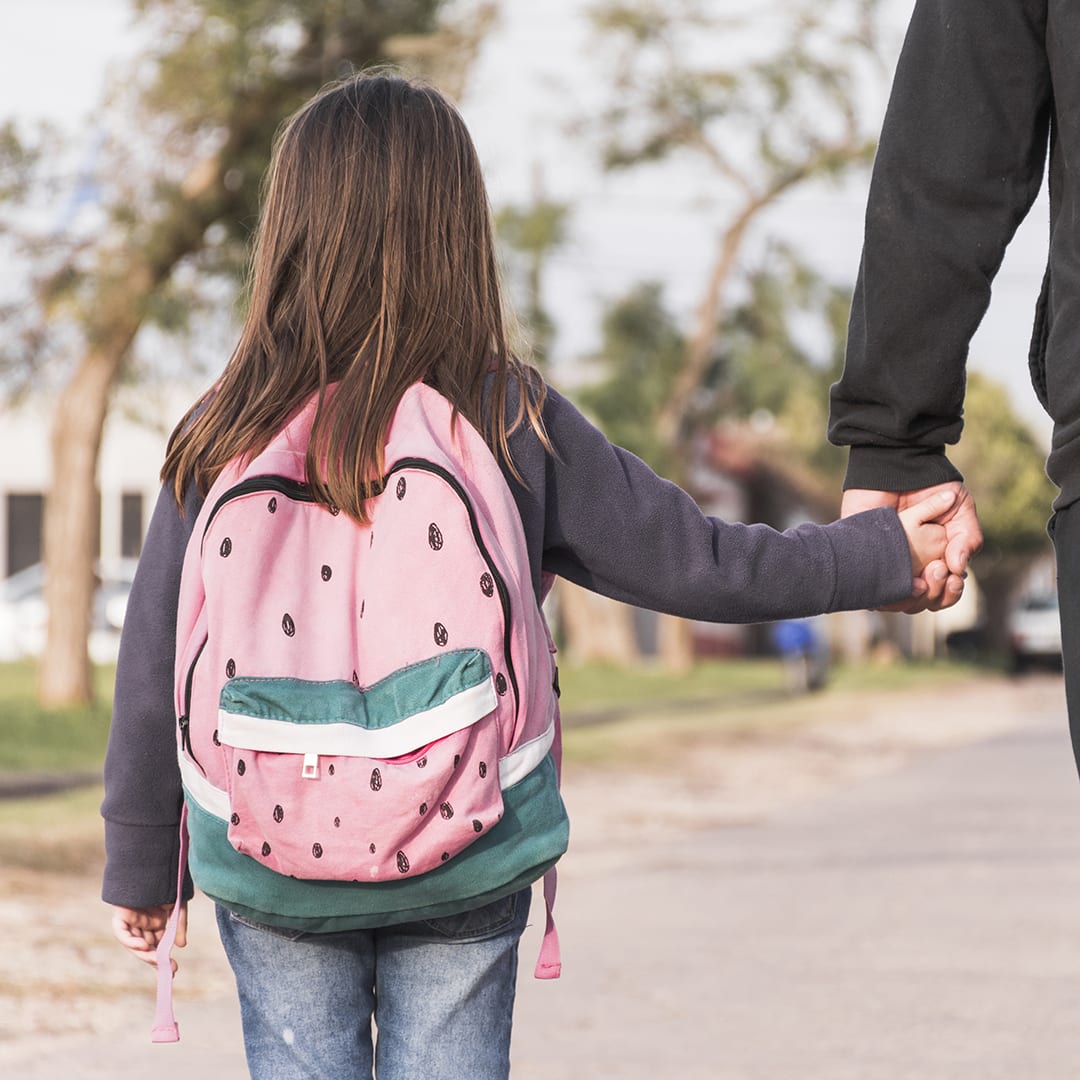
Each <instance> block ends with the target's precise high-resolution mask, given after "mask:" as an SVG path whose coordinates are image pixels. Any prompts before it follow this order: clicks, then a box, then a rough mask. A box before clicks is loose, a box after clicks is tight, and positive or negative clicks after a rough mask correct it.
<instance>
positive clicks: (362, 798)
mask: <svg viewBox="0 0 1080 1080" xmlns="http://www.w3.org/2000/svg"><path fill="white" fill-rule="evenodd" d="M314 411H315V400H314V398H313V399H312V400H310V401H309V402H308V403H307V405H306V406H305V407H304V408H303V409H302V410H301V411H300V412H299V413H298V414H297V415H296V416H295V417H294V419H293V420H291V421H290V422H289V424H288V425H287V426H286V427H285V428H284V429H283V430H282V431H281V432H280V433H279V434H278V435H277V436H276V437H275V438H274V440H273V441H272V442H271V443H270V445H269V446H268V447H267V448H266V449H265V450H264V451H263V452H262V453H261V454H259V455H258V456H257V457H255V458H254V459H253V460H251V461H250V462H248V463H243V462H242V461H241V462H234V463H232V464H230V465H229V466H227V467H226V468H225V469H224V470H223V472H222V473H221V475H220V476H219V477H218V479H217V481H216V483H215V484H214V485H213V487H212V488H211V490H210V492H209V493H208V495H207V498H206V501H205V503H204V505H203V508H202V511H201V513H200V514H199V517H198V519H197V520H196V522H195V526H194V531H193V533H192V536H191V540H190V543H189V545H188V549H187V553H186V558H185V561H184V567H183V573H182V577H181V586H180V605H179V615H178V621H177V653H176V656H177V659H176V714H177V716H178V718H179V721H178V725H177V731H178V754H179V761H180V773H181V778H182V781H183V787H184V817H185V819H186V820H185V824H184V825H182V827H181V832H182V844H181V847H182V849H183V850H182V852H181V874H180V878H181V881H182V880H183V876H184V866H185V865H186V866H187V867H188V868H189V869H190V871H191V875H192V878H193V880H194V881H195V884H196V885H198V887H199V888H200V889H202V891H203V892H204V893H206V894H207V895H208V896H209V897H210V898H211V899H213V900H215V901H217V902H218V903H221V904H223V905H224V906H225V907H227V908H230V909H232V910H233V911H237V912H240V913H242V914H245V915H247V916H249V917H251V918H253V919H256V920H258V921H260V922H263V923H269V924H271V925H277V926H287V927H292V928H295V929H303V930H309V931H332V930H335V929H341V928H346V927H349V928H356V927H374V926H383V925H387V924H391V923H400V922H410V921H413V920H415V919H423V918H434V917H437V916H439V915H444V914H449V913H451V912H455V911H461V910H464V909H466V908H468V907H472V906H480V905H481V904H484V903H488V902H490V901H493V900H495V899H497V898H499V897H501V896H505V895H507V894H509V893H511V892H514V891H516V890H518V889H521V888H523V887H525V886H526V885H528V884H530V883H531V882H533V881H536V880H537V879H538V878H540V877H542V876H543V877H545V882H544V895H545V899H546V900H547V909H548V910H547V929H546V931H545V935H544V943H543V946H542V948H541V955H540V958H539V961H538V963H537V967H536V975H537V977H538V978H555V977H557V976H558V974H559V956H558V939H557V936H556V934H555V930H554V924H553V922H552V918H551V907H552V904H553V902H554V889H555V881H554V869H553V868H554V865H555V862H556V861H557V859H558V858H559V856H560V855H562V853H563V852H564V851H565V850H566V845H567V838H568V823H567V818H566V812H565V809H564V807H563V803H562V799H561V797H560V795H559V777H558V772H559V746H560V742H559V709H558V693H557V674H556V669H555V663H554V655H553V654H554V646H553V645H552V643H551V637H550V635H549V633H548V630H547V626H546V623H545V621H544V615H543V612H542V611H541V609H540V607H539V605H538V603H537V598H536V594H535V591H534V589H533V586H532V580H531V574H530V568H529V560H528V555H527V551H526V547H525V537H524V532H523V529H522V526H521V519H520V517H519V515H518V511H517V507H516V505H515V503H514V500H513V497H512V495H511V493H510V490H509V488H508V487H507V484H506V481H505V479H504V477H503V474H502V471H501V469H500V468H499V465H498V463H497V462H496V460H495V458H494V457H493V455H492V453H491V451H490V450H489V449H488V447H487V445H486V444H485V442H484V440H483V438H482V437H481V435H480V434H479V433H478V432H477V431H476V430H475V429H474V428H473V427H472V426H471V425H470V424H469V423H468V422H467V421H465V420H464V418H462V417H458V418H457V419H456V421H455V422H454V423H453V424H451V415H452V410H451V406H450V404H449V402H448V401H447V400H446V399H445V398H443V397H442V396H441V395H440V394H439V393H437V392H436V391H435V390H433V389H431V388H430V387H428V386H425V385H422V384H417V385H415V386H413V387H411V388H410V389H409V390H407V391H406V393H405V394H404V396H403V398H402V400H401V403H400V404H399V406H398V409H397V412H396V414H395V417H394V420H393V423H392V425H391V428H390V432H389V436H388V441H387V446H386V452H385V463H386V475H385V477H384V478H383V481H382V484H381V490H380V491H379V493H378V494H377V495H375V496H373V497H372V498H371V499H370V500H369V501H368V503H367V512H368V514H369V516H370V524H368V525H363V526H361V525H359V524H358V523H357V522H356V521H355V520H353V519H351V518H349V517H348V516H347V515H345V514H340V513H338V512H337V511H336V510H333V509H327V508H326V507H325V506H323V505H321V504H319V503H316V502H315V501H314V500H313V499H312V496H311V493H310V491H309V489H308V487H307V485H306V483H305V472H304V468H305V455H306V451H307V445H308V439H309V435H310V430H311V423H312V419H313V417H314ZM188 836H190V848H189V849H188V845H187V843H186V842H183V841H186V839H187V837H188ZM177 908H179V905H177ZM174 921H175V920H171V922H174ZM174 936H175V926H171V927H170V930H169V931H167V932H166V935H165V938H164V939H163V941H162V943H161V946H160V947H159V965H158V972H159V983H158V988H159V998H158V1014H157V1017H156V1018H155V1027H154V1039H155V1041H174V1040H175V1039H176V1038H178V1033H177V1029H176V1024H175V1021H174V1020H173V1016H172V1006H171V1000H170V993H171V991H170V988H171V977H170V974H169V971H170V965H169V963H168V954H169V951H170V949H171V945H172V940H173V937H174Z"/></svg>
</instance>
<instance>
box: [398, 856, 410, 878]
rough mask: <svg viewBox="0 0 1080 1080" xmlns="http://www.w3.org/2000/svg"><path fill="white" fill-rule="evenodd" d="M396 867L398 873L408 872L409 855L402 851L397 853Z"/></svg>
mask: <svg viewBox="0 0 1080 1080" xmlns="http://www.w3.org/2000/svg"><path fill="white" fill-rule="evenodd" d="M397 868H398V872H399V873H402V874H407V873H408V872H409V857H408V855H406V854H405V852H404V851H399V852H398V853H397Z"/></svg>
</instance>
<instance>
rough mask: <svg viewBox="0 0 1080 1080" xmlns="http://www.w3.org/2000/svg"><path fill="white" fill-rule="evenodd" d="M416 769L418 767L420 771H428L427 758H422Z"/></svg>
mask: <svg viewBox="0 0 1080 1080" xmlns="http://www.w3.org/2000/svg"><path fill="white" fill-rule="evenodd" d="M416 767H417V768H418V769H426V768H427V758H426V757H422V758H421V759H420V760H419V761H418V762H417V763H416Z"/></svg>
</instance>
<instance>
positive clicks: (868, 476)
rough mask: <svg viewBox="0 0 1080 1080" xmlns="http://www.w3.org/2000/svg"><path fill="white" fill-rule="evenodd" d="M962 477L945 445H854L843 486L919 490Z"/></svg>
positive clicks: (888, 489) (845, 488)
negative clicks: (946, 452)
mask: <svg viewBox="0 0 1080 1080" xmlns="http://www.w3.org/2000/svg"><path fill="white" fill-rule="evenodd" d="M963 479H964V477H963V476H962V475H961V473H960V471H959V470H958V469H957V468H956V466H955V465H953V464H952V462H951V461H949V459H948V458H947V457H946V456H945V447H944V446H930V447H925V446H853V447H851V450H850V453H849V454H848V466H847V475H846V476H845V477H844V490H845V491H847V490H848V489H850V488H865V489H867V490H868V491H918V490H920V489H921V488H927V487H933V486H934V485H935V484H946V483H949V482H951V481H954V480H961V481H962V480H963Z"/></svg>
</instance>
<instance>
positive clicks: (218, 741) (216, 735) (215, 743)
mask: <svg viewBox="0 0 1080 1080" xmlns="http://www.w3.org/2000/svg"><path fill="white" fill-rule="evenodd" d="M210 738H211V739H212V740H213V743H214V745H215V746H220V745H221V739H219V738H218V733H217V728H214V734H213V735H211V736H210Z"/></svg>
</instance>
